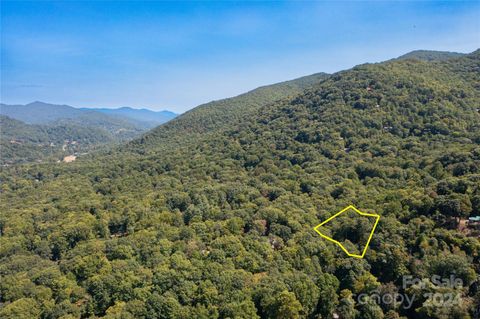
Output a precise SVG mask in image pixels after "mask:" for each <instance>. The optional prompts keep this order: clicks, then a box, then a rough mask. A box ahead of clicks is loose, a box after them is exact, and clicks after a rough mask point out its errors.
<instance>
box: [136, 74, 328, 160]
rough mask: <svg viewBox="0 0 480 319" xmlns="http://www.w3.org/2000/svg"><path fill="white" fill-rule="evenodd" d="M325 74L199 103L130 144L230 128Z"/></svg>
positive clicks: (174, 139)
mask: <svg viewBox="0 0 480 319" xmlns="http://www.w3.org/2000/svg"><path fill="white" fill-rule="evenodd" d="M328 76H329V75H328V74H326V73H316V74H312V75H309V76H305V77H301V78H298V79H294V80H291V81H285V82H281V83H277V84H273V85H267V86H263V87H259V88H257V89H255V90H252V91H250V92H247V93H244V94H241V95H239V96H236V97H232V98H227V99H223V100H219V101H212V102H210V103H206V104H202V105H200V106H198V107H196V108H194V109H193V110H191V111H188V112H186V113H184V114H182V115H181V116H179V117H177V118H176V119H174V120H172V121H170V122H168V123H166V124H165V125H162V126H159V127H157V128H156V129H154V130H152V131H151V132H148V134H146V135H145V136H144V137H143V138H141V139H140V140H139V141H134V142H132V145H131V146H132V147H133V148H135V147H137V148H138V149H141V150H142V151H148V148H151V149H156V148H157V147H158V146H159V145H162V146H168V145H169V144H171V143H172V142H174V143H178V140H192V139H196V138H198V136H199V135H202V134H204V133H209V132H212V131H218V130H219V129H222V128H228V127H231V126H233V125H236V124H238V123H239V122H240V121H242V120H243V119H245V118H248V117H249V116H252V115H253V114H254V113H255V112H256V111H257V110H258V109H260V108H262V107H264V106H266V105H268V104H271V103H274V102H275V101H278V100H280V99H288V98H292V97H293V96H296V95H297V94H300V93H301V92H302V91H303V90H305V89H307V88H309V87H311V86H312V85H314V84H316V83H318V82H320V81H322V80H323V79H325V78H327V77H328ZM140 144H143V146H142V145H140ZM145 146H146V148H147V149H146V148H145Z"/></svg>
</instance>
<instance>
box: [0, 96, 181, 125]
mask: <svg viewBox="0 0 480 319" xmlns="http://www.w3.org/2000/svg"><path fill="white" fill-rule="evenodd" d="M0 114H1V115H5V116H8V117H10V118H13V119H16V120H19V121H22V122H25V123H27V124H50V123H52V122H55V121H58V120H63V119H75V118H79V117H85V116H87V117H88V115H92V116H97V117H102V114H104V115H103V117H105V115H107V116H113V117H115V118H116V119H118V118H122V119H123V120H127V121H130V122H132V123H131V124H134V125H137V126H147V127H148V128H152V127H154V126H156V125H160V124H162V123H165V122H167V121H169V120H171V119H173V118H174V117H176V116H177V114H175V113H173V112H170V111H159V112H155V111H151V110H147V109H134V108H130V107H122V108H117V109H107V108H76V107H73V106H70V105H65V104H63V105H58V104H49V103H45V102H40V101H35V102H32V103H29V104H25V105H7V104H3V103H1V104H0ZM138 122H140V123H138Z"/></svg>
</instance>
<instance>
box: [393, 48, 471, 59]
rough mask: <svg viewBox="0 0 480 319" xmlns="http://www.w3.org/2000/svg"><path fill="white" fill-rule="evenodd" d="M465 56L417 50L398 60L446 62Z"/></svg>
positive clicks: (462, 54)
mask: <svg viewBox="0 0 480 319" xmlns="http://www.w3.org/2000/svg"><path fill="white" fill-rule="evenodd" d="M461 56H465V54H464V53H458V52H448V51H431V50H415V51H412V52H409V53H407V54H404V55H402V56H400V57H398V58H397V59H399V60H406V59H417V60H423V61H445V60H448V59H451V58H459V57H461Z"/></svg>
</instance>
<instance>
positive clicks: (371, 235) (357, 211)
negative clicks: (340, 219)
mask: <svg viewBox="0 0 480 319" xmlns="http://www.w3.org/2000/svg"><path fill="white" fill-rule="evenodd" d="M349 209H353V211H354V212H355V213H357V214H359V215H362V216H367V217H375V224H374V225H373V228H372V231H371V232H370V236H368V240H367V243H366V244H365V248H363V251H362V254H361V255H358V254H352V253H350V252H349V251H348V250H347V249H346V248H345V247H344V246H343V245H342V244H341V243H340V242H339V241H337V240H335V239H333V238H330V237H328V236H326V235H324V234H322V233H321V232H320V231H319V230H318V228H320V227H321V226H323V225H324V224H326V223H328V222H329V221H331V220H332V219H334V218H336V217H337V216H339V215H340V214H343V213H344V212H346V211H347V210H349ZM379 220H380V215H377V214H369V213H362V212H361V211H359V210H358V209H356V208H355V207H354V206H353V205H350V206H347V207H345V208H344V209H342V210H341V211H339V212H338V213H336V214H335V215H333V216H332V217H330V218H329V219H327V220H325V221H323V222H321V223H320V224H318V225H317V226H315V227H314V228H313V229H314V230H315V231H316V232H317V233H318V234H319V235H320V236H322V237H323V238H325V239H326V240H328V241H331V242H332V243H335V244H337V245H338V246H340V248H342V250H343V251H344V252H345V253H346V254H347V255H348V256H350V257H355V258H363V256H365V253H366V252H367V249H368V245H369V244H370V240H371V239H372V237H373V233H374V232H375V228H377V224H378V221H379Z"/></svg>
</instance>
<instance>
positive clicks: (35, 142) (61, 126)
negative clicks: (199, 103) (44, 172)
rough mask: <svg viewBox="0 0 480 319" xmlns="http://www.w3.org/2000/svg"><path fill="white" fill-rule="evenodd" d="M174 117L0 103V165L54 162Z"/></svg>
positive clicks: (114, 142) (125, 138)
mask: <svg viewBox="0 0 480 319" xmlns="http://www.w3.org/2000/svg"><path fill="white" fill-rule="evenodd" d="M175 116H176V114H175V113H172V112H168V111H161V112H154V111H150V110H146V109H141V110H137V109H132V108H119V109H79V108H74V107H71V106H68V105H54V104H47V103H43V102H33V103H30V104H27V105H6V104H1V105H0V121H1V122H0V124H1V126H0V127H1V136H0V146H1V149H2V156H1V158H0V164H2V165H11V164H18V163H28V162H52V161H53V162H55V161H58V160H61V159H62V158H64V157H65V156H77V155H79V154H85V153H87V152H89V151H92V150H95V149H105V148H110V147H112V146H114V145H117V144H119V143H122V142H126V141H128V140H131V139H133V138H135V137H138V136H139V135H141V134H142V133H144V132H146V131H147V130H149V129H151V128H153V127H155V126H157V125H160V124H162V123H165V122H167V121H169V120H171V119H172V118H174V117H175Z"/></svg>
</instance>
